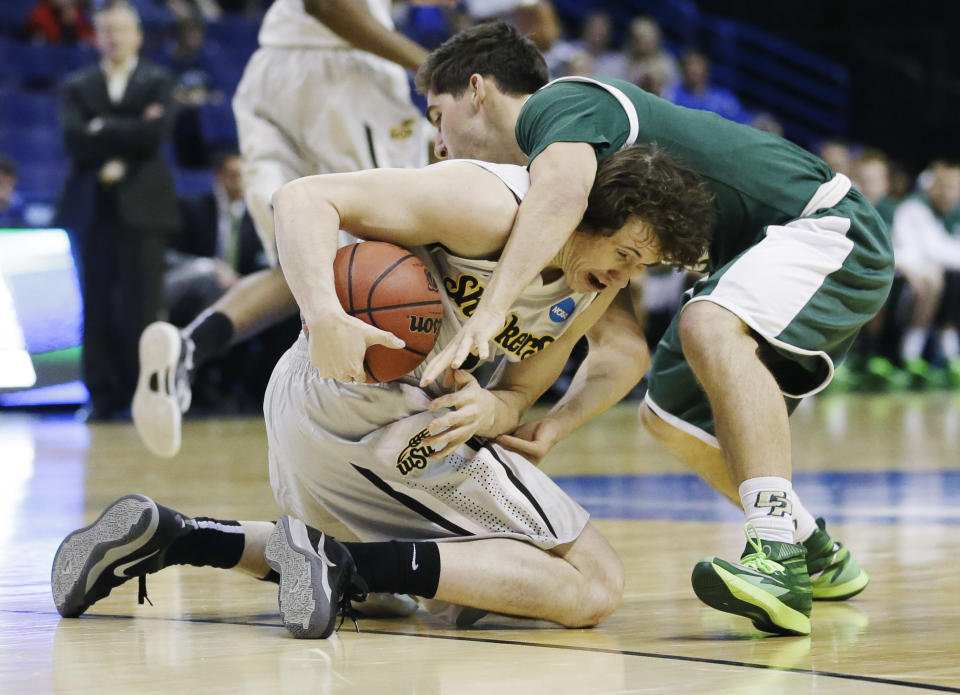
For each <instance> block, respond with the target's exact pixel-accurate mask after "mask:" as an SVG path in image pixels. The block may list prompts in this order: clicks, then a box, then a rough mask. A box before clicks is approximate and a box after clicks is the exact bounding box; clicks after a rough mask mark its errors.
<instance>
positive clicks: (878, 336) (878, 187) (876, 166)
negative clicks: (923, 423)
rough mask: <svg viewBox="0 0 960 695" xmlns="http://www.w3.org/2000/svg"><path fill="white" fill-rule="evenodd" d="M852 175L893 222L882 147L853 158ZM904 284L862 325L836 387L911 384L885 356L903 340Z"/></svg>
mask: <svg viewBox="0 0 960 695" xmlns="http://www.w3.org/2000/svg"><path fill="white" fill-rule="evenodd" d="M850 178H851V179H852V181H853V185H854V186H856V187H857V189H858V190H859V191H860V192H861V193H863V196H864V197H865V198H866V199H867V200H868V201H870V203H871V204H872V205H873V206H874V207H875V208H876V209H877V211H878V212H879V213H880V216H881V217H882V218H883V220H884V222H886V223H887V225H888V226H889V225H891V224H892V222H893V213H894V210H895V209H896V206H897V203H896V202H895V201H894V200H893V199H892V198H890V196H889V192H890V166H889V163H888V162H887V158H886V155H884V154H883V152H880V151H879V150H865V151H864V152H863V153H862V154H861V155H860V156H859V157H857V158H856V159H855V160H854V161H853V163H852V165H851V167H850ZM902 285H903V280H902V278H900V279H899V280H898V281H895V283H894V289H893V290H891V292H890V297H889V299H888V300H887V303H886V305H885V306H884V307H883V308H882V309H881V310H880V312H879V313H878V314H877V315H876V316H875V317H874V318H873V319H871V320H870V322H868V323H867V324H866V325H865V326H864V327H863V329H861V331H860V335H859V336H857V341H856V343H855V344H854V347H853V349H852V350H851V355H850V359H848V360H846V361H845V362H844V363H843V364H841V365H838V366H837V370H836V372H835V375H834V379H835V382H836V384H834V385H832V386H833V388H834V389H835V390H842V389H849V388H863V389H867V390H873V389H883V388H890V387H901V386H907V383H906V377H904V376H903V375H902V374H901V373H900V371H899V370H898V369H897V368H896V367H895V366H894V364H893V363H892V362H891V361H890V360H889V359H887V358H885V357H882V356H881V355H883V354H887V355H892V354H896V348H895V347H892V345H896V344H897V343H898V342H899V341H900V336H899V332H900V330H899V327H898V326H897V321H896V306H897V303H898V300H899V296H900V294H901V292H902ZM898 382H899V383H898ZM838 387H840V388H838Z"/></svg>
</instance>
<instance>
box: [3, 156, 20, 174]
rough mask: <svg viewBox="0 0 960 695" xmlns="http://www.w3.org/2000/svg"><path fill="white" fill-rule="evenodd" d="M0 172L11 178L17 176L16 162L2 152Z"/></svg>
mask: <svg viewBox="0 0 960 695" xmlns="http://www.w3.org/2000/svg"><path fill="white" fill-rule="evenodd" d="M0 174H5V175H7V176H9V177H10V178H12V179H15V178H17V164H16V162H14V161H13V160H12V159H10V158H9V157H7V156H5V155H2V154H0Z"/></svg>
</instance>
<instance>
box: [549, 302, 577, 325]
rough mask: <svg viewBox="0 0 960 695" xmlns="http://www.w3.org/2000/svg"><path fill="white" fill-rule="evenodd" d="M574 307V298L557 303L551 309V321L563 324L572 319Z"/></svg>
mask: <svg viewBox="0 0 960 695" xmlns="http://www.w3.org/2000/svg"><path fill="white" fill-rule="evenodd" d="M574 306H575V304H574V301H573V297H567V298H566V299H564V300H562V301H559V302H557V303H556V304H554V305H553V306H552V307H550V320H551V321H553V322H554V323H563V322H564V321H566V320H567V319H568V318H570V314H572V313H573V307H574Z"/></svg>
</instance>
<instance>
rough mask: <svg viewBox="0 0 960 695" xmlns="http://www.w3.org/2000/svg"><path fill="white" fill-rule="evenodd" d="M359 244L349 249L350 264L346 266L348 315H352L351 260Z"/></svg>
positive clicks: (355, 254) (354, 256)
mask: <svg viewBox="0 0 960 695" xmlns="http://www.w3.org/2000/svg"><path fill="white" fill-rule="evenodd" d="M358 248H360V244H354V245H353V248H352V249H350V263H349V264H348V265H347V301H348V302H349V304H350V310H349V311H350V313H351V314H352V313H353V259H354V258H356V256H357V249H358Z"/></svg>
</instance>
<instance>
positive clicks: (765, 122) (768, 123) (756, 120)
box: [750, 111, 783, 138]
mask: <svg viewBox="0 0 960 695" xmlns="http://www.w3.org/2000/svg"><path fill="white" fill-rule="evenodd" d="M750 125H752V126H753V127H754V128H756V129H757V130H763V131H766V132H768V133H773V134H774V135H777V136H779V137H781V138H782V137H783V124H782V123H781V122H780V121H778V120H777V118H776V116H774V115H773V114H772V113H769V112H767V111H761V112H760V113H758V114H757V115H756V116H754V117H753V120H752V121H750Z"/></svg>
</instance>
